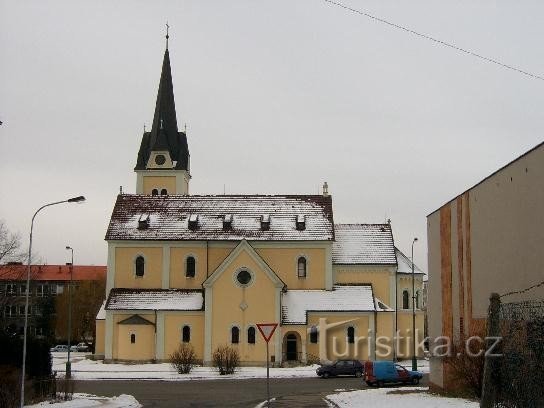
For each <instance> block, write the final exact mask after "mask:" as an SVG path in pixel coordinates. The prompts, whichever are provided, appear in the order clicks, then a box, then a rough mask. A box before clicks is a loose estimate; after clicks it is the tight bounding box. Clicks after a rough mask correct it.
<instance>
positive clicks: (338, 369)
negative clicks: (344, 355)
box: [315, 360, 364, 378]
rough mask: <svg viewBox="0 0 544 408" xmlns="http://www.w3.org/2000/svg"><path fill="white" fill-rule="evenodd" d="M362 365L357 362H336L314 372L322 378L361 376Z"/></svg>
mask: <svg viewBox="0 0 544 408" xmlns="http://www.w3.org/2000/svg"><path fill="white" fill-rule="evenodd" d="M363 371H364V370H363V364H362V363H361V362H360V361H359V360H336V361H335V362H333V363H332V364H326V365H322V366H321V367H319V368H318V369H317V370H315V372H316V373H317V375H318V376H320V377H322V378H329V377H333V376H337V375H354V376H355V377H361V376H362V375H363Z"/></svg>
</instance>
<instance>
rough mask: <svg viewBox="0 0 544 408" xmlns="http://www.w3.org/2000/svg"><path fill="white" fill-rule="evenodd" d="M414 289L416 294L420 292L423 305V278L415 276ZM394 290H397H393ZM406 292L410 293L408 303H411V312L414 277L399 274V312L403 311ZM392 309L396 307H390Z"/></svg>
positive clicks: (420, 300) (420, 303)
mask: <svg viewBox="0 0 544 408" xmlns="http://www.w3.org/2000/svg"><path fill="white" fill-rule="evenodd" d="M414 287H415V290H416V293H417V292H418V291H419V294H420V296H419V305H420V307H421V306H422V305H423V276H422V275H415V279H414ZM392 289H393V290H394V289H395V288H392ZM404 290H407V291H408V296H409V298H408V301H409V310H412V275H409V274H404V273H403V274H400V273H399V274H398V275H397V305H398V308H399V310H401V309H402V292H403V291H404ZM390 306H391V307H392V308H395V305H390Z"/></svg>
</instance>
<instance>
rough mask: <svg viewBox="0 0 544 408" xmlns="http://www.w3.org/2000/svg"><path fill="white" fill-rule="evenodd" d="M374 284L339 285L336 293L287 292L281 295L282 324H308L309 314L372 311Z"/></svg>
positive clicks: (373, 307) (324, 291) (331, 291)
mask: <svg viewBox="0 0 544 408" xmlns="http://www.w3.org/2000/svg"><path fill="white" fill-rule="evenodd" d="M375 310H376V306H375V303H374V295H373V293H372V286H371V285H349V286H347V285H346V286H344V285H336V286H334V287H333V290H288V291H287V292H285V293H282V298H281V320H282V323H283V324H307V322H308V312H367V311H368V312H371V311H372V312H373V311H375Z"/></svg>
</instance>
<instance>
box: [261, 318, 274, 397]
mask: <svg viewBox="0 0 544 408" xmlns="http://www.w3.org/2000/svg"><path fill="white" fill-rule="evenodd" d="M276 327H278V323H260V324H257V328H258V329H259V331H260V332H261V335H262V336H263V339H264V341H266V406H267V407H269V406H270V368H269V366H270V357H269V355H268V342H269V341H270V339H271V338H272V335H273V334H274V331H275V330H276Z"/></svg>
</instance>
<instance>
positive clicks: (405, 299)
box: [402, 289, 410, 309]
mask: <svg viewBox="0 0 544 408" xmlns="http://www.w3.org/2000/svg"><path fill="white" fill-rule="evenodd" d="M402 308H403V309H409V308H410V294H409V293H408V291H407V290H406V289H404V290H403V291H402Z"/></svg>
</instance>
